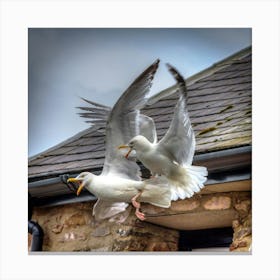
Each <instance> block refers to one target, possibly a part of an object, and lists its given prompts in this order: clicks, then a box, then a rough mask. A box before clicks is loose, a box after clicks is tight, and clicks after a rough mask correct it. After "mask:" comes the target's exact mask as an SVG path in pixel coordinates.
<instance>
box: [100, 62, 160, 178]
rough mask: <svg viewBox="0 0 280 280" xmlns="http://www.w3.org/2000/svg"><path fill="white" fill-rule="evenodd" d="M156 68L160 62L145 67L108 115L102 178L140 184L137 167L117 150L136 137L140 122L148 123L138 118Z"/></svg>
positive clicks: (140, 117) (142, 118) (141, 117)
mask: <svg viewBox="0 0 280 280" xmlns="http://www.w3.org/2000/svg"><path fill="white" fill-rule="evenodd" d="M158 64H159V60H157V61H155V62H154V63H153V64H152V65H151V66H150V67H148V68H147V69H146V70H145V71H144V72H143V73H142V74H141V75H140V76H139V77H138V78H137V79H136V80H135V81H134V82H133V83H132V84H131V85H130V86H129V88H128V89H127V90H126V91H125V92H124V93H123V94H122V96H121V97H120V98H119V100H118V101H117V103H116V104H115V105H114V107H113V109H112V111H111V112H110V114H109V116H108V120H107V126H106V152H105V162H104V166H103V170H102V175H108V174H111V175H114V174H115V175H117V176H119V177H120V176H121V177H124V178H129V179H134V180H140V169H139V167H138V165H137V164H136V162H135V161H132V160H127V159H126V158H125V157H124V156H123V155H122V154H121V153H120V151H119V150H118V147H119V146H120V145H122V144H123V143H127V142H128V141H129V140H130V139H131V138H133V137H134V136H135V135H138V134H139V132H140V122H143V120H144V119H145V120H146V121H147V120H148V119H147V118H148V117H147V118H146V117H143V116H141V115H140V113H139V111H140V109H141V108H143V107H144V105H145V104H146V102H147V99H148V93H149V91H150V88H151V86H152V81H153V78H154V75H155V73H156V70H157V68H158ZM141 120H142V121H141ZM149 123H151V122H149Z"/></svg>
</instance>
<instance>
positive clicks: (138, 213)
mask: <svg viewBox="0 0 280 280" xmlns="http://www.w3.org/2000/svg"><path fill="white" fill-rule="evenodd" d="M135 215H136V217H137V218H138V219H139V220H141V221H144V220H145V219H146V218H145V214H144V213H142V212H140V211H139V208H136V211H135Z"/></svg>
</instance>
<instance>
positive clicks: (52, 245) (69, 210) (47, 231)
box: [32, 202, 179, 252]
mask: <svg viewBox="0 0 280 280" xmlns="http://www.w3.org/2000/svg"><path fill="white" fill-rule="evenodd" d="M92 207H93V203H92V202H85V203H76V204H67V205H63V206H56V207H48V208H34V209H33V215H32V220H33V221H36V222H38V223H39V224H40V226H41V227H42V229H43V230H44V242H43V251H55V252H70V251H71V252H72V251H100V252H111V251H177V250H178V238H179V233H178V231H177V230H173V229H168V228H164V227H160V226H156V225H153V224H150V223H146V222H141V221H139V220H138V219H137V218H136V217H135V215H134V210H133V211H131V209H132V207H131V206H129V208H128V209H127V210H126V212H125V213H124V214H125V215H127V216H128V217H127V219H126V220H125V222H124V223H118V222H116V221H111V222H109V221H103V222H101V223H96V222H95V221H94V218H93V216H92ZM122 216H123V215H122Z"/></svg>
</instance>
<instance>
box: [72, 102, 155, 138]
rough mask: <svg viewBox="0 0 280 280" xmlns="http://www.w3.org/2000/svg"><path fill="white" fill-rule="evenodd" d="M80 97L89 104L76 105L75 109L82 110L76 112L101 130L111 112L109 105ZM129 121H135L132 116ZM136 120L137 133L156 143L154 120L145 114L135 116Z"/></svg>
mask: <svg viewBox="0 0 280 280" xmlns="http://www.w3.org/2000/svg"><path fill="white" fill-rule="evenodd" d="M81 99H82V100H84V101H85V102H87V103H89V104H90V105H91V106H79V107H76V108H77V109H80V110H82V112H79V113H78V114H79V115H80V117H82V118H85V119H87V120H86V123H90V124H91V125H92V127H94V128H96V129H97V130H99V131H100V130H101V131H103V130H104V129H105V127H106V123H107V120H108V117H109V115H110V113H111V110H112V109H111V107H108V106H105V105H102V104H99V103H97V102H93V101H90V100H88V99H85V98H81ZM131 121H132V122H133V123H135V120H134V119H133V118H132V120H131ZM137 122H138V123H137V126H138V127H139V134H140V135H143V136H145V137H146V138H147V139H148V140H149V141H150V142H151V143H156V142H157V133H156V126H155V122H154V120H153V119H152V118H150V117H148V116H146V115H143V114H140V115H139V118H137ZM134 125H136V124H134Z"/></svg>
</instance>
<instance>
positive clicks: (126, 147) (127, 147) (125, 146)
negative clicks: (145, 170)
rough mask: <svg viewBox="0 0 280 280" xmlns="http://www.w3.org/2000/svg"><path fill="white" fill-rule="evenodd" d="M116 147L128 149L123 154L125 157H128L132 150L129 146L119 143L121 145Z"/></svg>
mask: <svg viewBox="0 0 280 280" xmlns="http://www.w3.org/2000/svg"><path fill="white" fill-rule="evenodd" d="M118 149H129V151H128V152H127V154H126V155H125V158H126V159H127V158H128V156H129V154H130V153H131V152H132V149H131V148H130V147H129V146H127V145H121V146H119V147H118Z"/></svg>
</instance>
